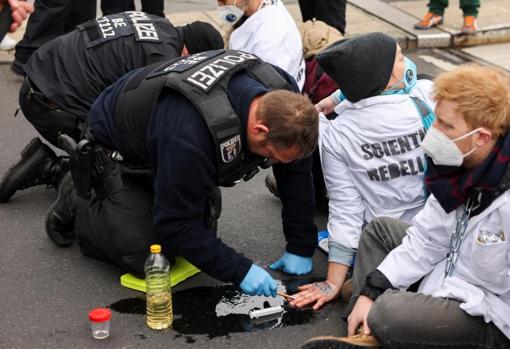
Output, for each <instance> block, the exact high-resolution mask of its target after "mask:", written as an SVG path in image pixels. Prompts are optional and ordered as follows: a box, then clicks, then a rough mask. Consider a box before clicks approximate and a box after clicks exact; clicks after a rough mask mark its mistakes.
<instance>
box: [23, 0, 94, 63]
mask: <svg viewBox="0 0 510 349" xmlns="http://www.w3.org/2000/svg"><path fill="white" fill-rule="evenodd" d="M34 5H35V11H34V13H32V14H31V15H30V18H29V19H28V23H27V30H26V32H25V35H23V39H22V40H21V41H20V42H19V43H18V44H17V45H16V53H15V61H14V62H15V63H14V64H15V65H18V66H22V65H23V64H25V63H26V62H27V61H28V58H29V57H30V55H31V54H32V53H33V52H34V51H35V50H37V49H38V48H39V47H41V46H42V45H43V44H45V43H47V42H48V41H50V40H53V39H54V38H56V37H58V36H60V35H63V34H66V33H68V32H70V31H71V30H74V29H75V28H76V26H77V25H78V24H81V23H83V22H86V21H88V20H90V19H93V18H95V17H96V1H95V0H36V1H35V4H34Z"/></svg>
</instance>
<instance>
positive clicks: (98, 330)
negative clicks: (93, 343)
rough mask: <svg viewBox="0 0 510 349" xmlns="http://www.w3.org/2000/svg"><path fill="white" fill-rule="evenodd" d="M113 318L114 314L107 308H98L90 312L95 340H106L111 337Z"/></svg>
mask: <svg viewBox="0 0 510 349" xmlns="http://www.w3.org/2000/svg"><path fill="white" fill-rule="evenodd" d="M111 317H112V312H111V311H110V309H106V308H96V309H92V310H91V311H90V312H89V320H90V328H91V329H92V337H94V338H95V339H105V338H107V337H108V336H109V335H110V319H111Z"/></svg>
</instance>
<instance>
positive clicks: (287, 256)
mask: <svg viewBox="0 0 510 349" xmlns="http://www.w3.org/2000/svg"><path fill="white" fill-rule="evenodd" d="M269 268H271V269H272V270H277V269H281V270H283V271H284V272H285V273H287V274H294V275H304V274H308V273H309V272H311V271H312V257H301V256H298V255H295V254H292V253H289V252H285V253H284V254H283V256H282V258H280V259H279V260H277V261H276V262H275V263H273V264H271V265H270V266H269Z"/></svg>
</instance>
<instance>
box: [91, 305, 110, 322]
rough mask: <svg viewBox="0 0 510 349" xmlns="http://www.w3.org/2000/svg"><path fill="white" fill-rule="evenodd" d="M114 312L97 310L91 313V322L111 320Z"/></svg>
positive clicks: (102, 309) (104, 309)
mask: <svg viewBox="0 0 510 349" xmlns="http://www.w3.org/2000/svg"><path fill="white" fill-rule="evenodd" d="M111 317H112V312H111V311H110V309H106V308H95V309H92V310H91V311H90V312H89V320H90V321H92V322H105V321H108V320H110V318H111Z"/></svg>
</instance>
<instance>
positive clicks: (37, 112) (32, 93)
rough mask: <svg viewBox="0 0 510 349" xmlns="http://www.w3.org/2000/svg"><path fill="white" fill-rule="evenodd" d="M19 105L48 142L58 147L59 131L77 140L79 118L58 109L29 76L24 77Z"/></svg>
mask: <svg viewBox="0 0 510 349" xmlns="http://www.w3.org/2000/svg"><path fill="white" fill-rule="evenodd" d="M19 105H20V107H21V110H22V111H23V115H25V117H26V118H27V120H28V121H29V122H30V123H31V124H32V125H33V126H34V127H35V129H36V130H37V132H39V133H40V134H41V136H43V137H44V138H45V139H46V140H47V141H48V142H50V143H51V144H53V145H54V146H56V147H59V144H58V136H59V133H65V134H67V135H69V136H70V137H72V138H74V139H75V140H76V141H79V137H80V133H81V120H80V119H79V118H78V117H77V116H75V115H72V114H70V113H67V112H65V111H63V110H60V109H58V108H57V107H56V106H55V105H54V104H53V103H51V102H50V101H48V100H47V99H46V97H45V96H44V95H43V94H42V93H41V92H40V91H38V90H37V88H36V87H35V85H34V84H33V83H32V82H31V81H30V79H29V78H25V81H24V82H23V85H21V89H20V93H19Z"/></svg>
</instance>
